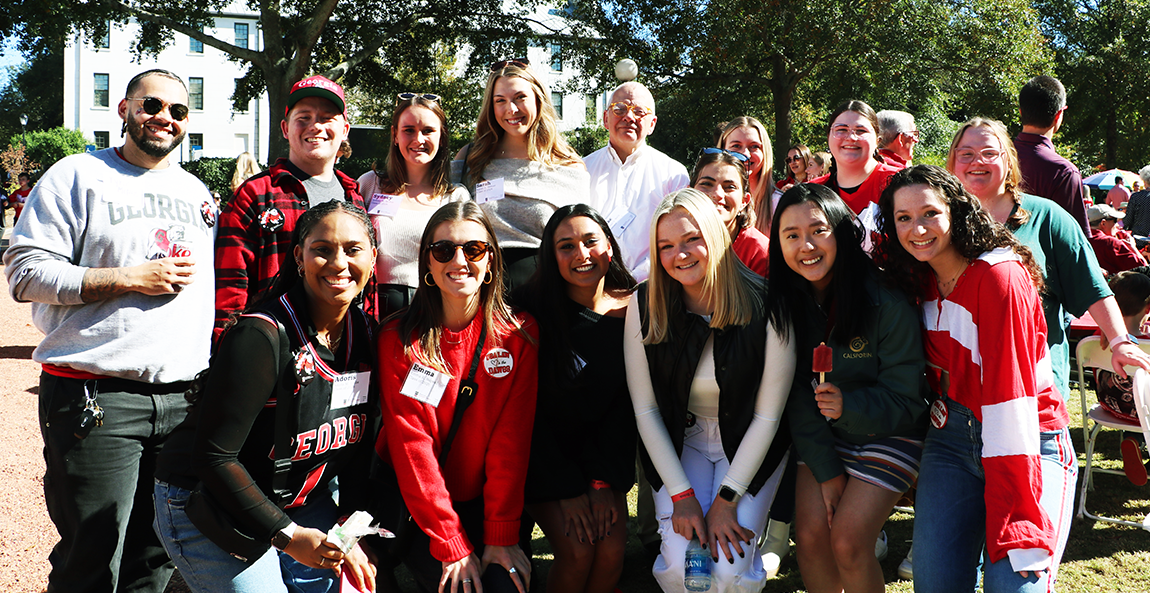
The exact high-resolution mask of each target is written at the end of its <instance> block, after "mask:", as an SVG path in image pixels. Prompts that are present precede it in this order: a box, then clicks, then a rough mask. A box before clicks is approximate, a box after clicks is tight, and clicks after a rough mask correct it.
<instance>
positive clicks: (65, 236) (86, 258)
mask: <svg viewBox="0 0 1150 593" xmlns="http://www.w3.org/2000/svg"><path fill="white" fill-rule="evenodd" d="M187 103H188V91H187V87H186V86H185V85H184V83H183V81H182V80H180V78H179V77H178V76H176V75H175V74H172V73H170V72H167V71H165V70H149V71H147V72H144V73H141V74H139V75H137V76H136V77H135V78H133V79H132V80H131V82H129V83H128V89H127V93H126V95H125V97H124V99H122V100H121V101H120V103H119V107H118V109H119V114H120V117H121V118H122V119H123V120H124V132H126V133H127V137H126V138H125V140H124V145H123V146H122V147H118V148H108V149H105V150H101V151H97V152H95V153H92V154H80V155H73V156H70V157H67V158H65V159H63V160H61V161H60V162H58V163H56V164H55V165H53V166H52V168H50V169H49V170H48V171H47V172H46V173H44V175H43V177H42V178H41V180H40V182H39V183H38V184H37V185H36V187H35V188H34V189H33V190H32V193H31V195H30V196H29V197H28V200H27V203H26V204H25V208H24V213H23V215H22V216H21V217H20V221H19V222H18V223H17V224H16V227H15V228H14V229H13V232H12V236H11V241H10V247H9V248H8V250H7V251H6V252H5V253H4V264H5V266H6V268H5V273H6V274H7V276H8V283H9V289H10V290H11V293H12V298H14V299H16V300H17V301H20V302H31V303H32V316H33V320H34V321H35V323H36V326H37V327H39V328H40V330H41V331H43V332H44V334H45V336H44V340H43V341H42V342H41V343H40V345H39V346H38V347H37V348H36V350H35V351H34V352H33V353H32V358H33V360H35V361H36V362H39V363H40V364H41V365H42V367H43V373H42V374H41V375H40V393H39V398H40V402H39V416H40V431H41V435H42V436H43V439H44V458H45V461H46V463H47V473H46V474H45V476H44V496H45V500H46V502H47V506H48V514H49V515H50V516H51V517H52V521H53V523H55V525H56V529H57V530H58V531H59V532H60V542H59V543H58V544H56V547H55V548H54V549H53V550H52V554H51V555H50V556H49V561H50V562H51V564H52V570H51V573H50V574H49V577H48V579H49V582H48V591H49V592H55V591H68V592H79V591H102V592H114V591H116V590H131V591H156V592H160V591H163V590H164V588H165V586H166V585H167V582H168V578H169V577H170V576H171V572H172V563H171V562H170V561H169V560H168V558H167V554H166V553H165V552H164V549H163V548H162V547H161V546H160V543H159V541H158V540H157V538H156V535H155V533H154V532H153V531H152V520H153V516H154V512H153V510H152V508H153V507H152V502H151V493H152V489H153V488H152V479H153V478H152V476H153V473H154V465H155V459H156V456H157V455H158V453H159V451H160V448H161V447H162V445H163V442H164V439H165V438H166V437H167V435H168V433H169V432H171V430H172V429H173V428H174V427H175V426H176V425H177V424H178V423H179V422H180V421H181V420H183V418H184V416H185V415H186V411H187V402H185V401H184V398H183V393H184V391H185V390H186V389H187V387H188V384H189V382H190V380H191V379H192V378H193V377H195V375H196V373H198V372H199V371H200V370H202V369H204V368H205V367H207V365H208V355H209V348H210V340H211V334H212V317H213V312H214V291H213V289H214V286H213V277H212V276H213V275H212V270H213V255H214V252H213V244H214V238H215V236H214V235H215V222H216V208H215V204H214V202H213V201H212V197H211V194H209V193H208V190H207V188H205V187H204V185H203V183H201V182H200V181H199V180H198V179H196V178H195V177H193V176H192V175H191V174H189V173H187V172H186V171H184V170H183V169H181V168H180V167H179V165H178V164H176V163H175V162H171V161H170V160H169V158H168V155H169V154H170V153H171V152H172V150H173V149H175V148H176V147H177V146H179V145H180V142H181V141H182V140H183V138H184V132H185V128H186V126H187V124H188V120H187V117H188V108H187Z"/></svg>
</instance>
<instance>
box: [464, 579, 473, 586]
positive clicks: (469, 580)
mask: <svg viewBox="0 0 1150 593" xmlns="http://www.w3.org/2000/svg"><path fill="white" fill-rule="evenodd" d="M463 584H464V585H470V584H471V579H463Z"/></svg>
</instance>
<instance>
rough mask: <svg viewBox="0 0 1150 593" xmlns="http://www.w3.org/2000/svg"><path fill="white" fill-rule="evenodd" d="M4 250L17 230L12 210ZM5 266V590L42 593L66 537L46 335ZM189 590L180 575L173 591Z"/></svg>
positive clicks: (0, 344) (0, 295)
mask: <svg viewBox="0 0 1150 593" xmlns="http://www.w3.org/2000/svg"><path fill="white" fill-rule="evenodd" d="M5 222H6V224H5V226H4V232H3V240H2V241H0V254H3V251H4V249H5V248H7V246H8V235H9V234H11V232H12V211H11V209H9V210H8V212H7V220H6V221H5ZM3 271H4V266H3V265H0V419H2V422H3V424H4V426H5V430H3V431H0V476H2V478H3V484H4V487H3V488H0V591H5V592H10V593H40V592H41V591H44V590H45V588H46V587H47V586H48V554H49V553H51V551H52V546H54V545H56V542H58V541H59V540H60V536H59V535H58V534H57V533H56V528H55V527H54V526H53V525H52V521H51V520H50V519H49V518H48V509H47V507H45V506H44V454H43V451H42V449H43V440H42V439H41V438H40V427H39V421H38V420H37V418H36V408H37V397H38V393H39V384H40V365H38V364H36V363H34V362H32V350H34V349H35V348H36V346H37V345H38V344H39V343H40V339H41V338H43V336H44V335H43V334H42V333H40V330H38V329H36V326H34V325H33V324H32V306H31V305H30V304H28V303H17V302H15V301H13V300H12V298H11V297H10V296H9V294H8V281H7V278H6V276H5V275H4V274H3ZM183 591H187V588H186V585H184V584H183V580H182V579H180V577H179V575H178V574H177V575H176V576H175V577H173V579H172V583H171V584H170V585H169V587H168V593H181V592H183Z"/></svg>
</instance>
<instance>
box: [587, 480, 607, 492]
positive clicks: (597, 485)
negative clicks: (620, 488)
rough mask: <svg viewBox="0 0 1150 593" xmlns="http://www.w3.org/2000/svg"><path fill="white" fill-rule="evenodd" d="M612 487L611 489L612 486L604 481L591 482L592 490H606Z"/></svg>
mask: <svg viewBox="0 0 1150 593" xmlns="http://www.w3.org/2000/svg"><path fill="white" fill-rule="evenodd" d="M610 487H611V485H610V484H608V483H607V482H604V481H603V480H591V489H592V490H605V489H607V488H610Z"/></svg>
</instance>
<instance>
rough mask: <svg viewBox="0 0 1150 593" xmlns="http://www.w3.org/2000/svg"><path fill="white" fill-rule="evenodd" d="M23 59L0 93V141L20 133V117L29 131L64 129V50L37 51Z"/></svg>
mask: <svg viewBox="0 0 1150 593" xmlns="http://www.w3.org/2000/svg"><path fill="white" fill-rule="evenodd" d="M25 58H26V60H25V62H24V63H23V64H21V65H19V66H14V67H12V68H11V69H10V71H9V75H8V85H7V86H5V87H4V88H2V89H0V138H8V137H10V136H12V135H13V134H16V133H19V132H20V131H21V127H20V115H21V114H23V115H27V116H28V125H27V126H26V127H27V129H29V130H46V129H48V128H54V127H57V126H62V125H64V46H63V45H60V46H57V47H51V48H38V49H36V50H33V51H31V52H29V54H27V55H25Z"/></svg>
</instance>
